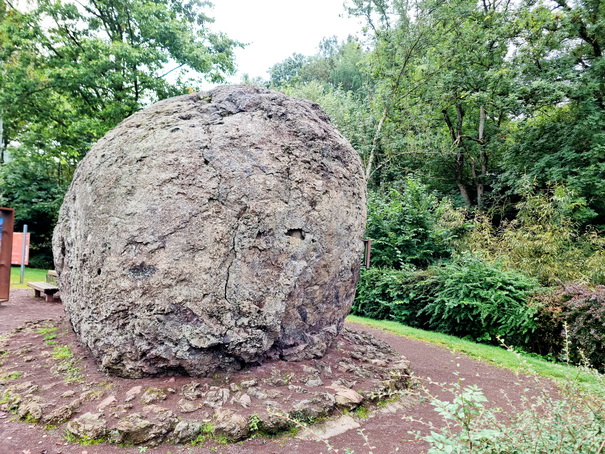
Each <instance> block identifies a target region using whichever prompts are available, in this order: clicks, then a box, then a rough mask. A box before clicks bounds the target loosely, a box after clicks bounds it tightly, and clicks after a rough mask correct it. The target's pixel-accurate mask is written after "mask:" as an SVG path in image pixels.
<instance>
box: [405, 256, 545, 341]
mask: <svg viewBox="0 0 605 454" xmlns="http://www.w3.org/2000/svg"><path fill="white" fill-rule="evenodd" d="M429 271H430V272H431V273H432V276H430V277H429V278H428V279H427V280H425V281H423V282H420V283H419V284H417V286H424V287H426V291H425V292H424V294H425V295H427V299H428V304H426V306H425V307H424V308H423V309H422V310H421V315H424V316H426V317H427V319H428V327H429V329H432V330H434V331H440V332H442V333H445V334H453V335H456V336H460V337H468V338H471V339H473V340H475V341H479V342H491V343H497V342H498V340H497V338H501V339H503V340H504V341H505V342H506V343H508V344H510V345H518V346H522V345H526V344H528V343H529V341H530V338H531V335H532V333H533V332H534V331H535V329H536V325H535V321H534V317H535V315H536V313H537V311H538V305H536V304H532V303H531V302H530V296H531V295H532V293H534V292H535V291H536V289H537V287H538V283H537V281H536V280H535V279H532V278H529V277H527V276H525V275H523V274H521V273H518V272H515V271H503V270H501V269H500V268H499V267H498V266H496V265H491V264H488V263H485V262H483V261H482V260H480V259H479V258H477V257H475V256H473V255H470V254H466V255H462V256H459V257H457V259H456V260H455V261H454V262H452V263H447V264H444V265H441V266H434V267H431V268H430V269H429Z"/></svg>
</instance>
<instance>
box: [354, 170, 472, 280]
mask: <svg viewBox="0 0 605 454" xmlns="http://www.w3.org/2000/svg"><path fill="white" fill-rule="evenodd" d="M463 227H464V222H463V217H462V214H461V213H460V212H457V211H455V210H454V209H453V208H452V206H451V205H450V204H449V203H448V202H447V201H439V200H438V199H437V197H435V195H433V194H432V193H431V192H430V191H429V190H428V188H427V186H425V185H423V184H422V183H420V182H419V181H418V180H416V179H414V178H408V179H406V180H405V181H404V182H403V183H402V185H401V188H400V189H399V190H395V189H391V190H390V191H388V192H386V193H370V194H369V197H368V223H367V228H366V236H367V237H368V238H371V239H372V240H373V241H372V264H373V265H374V266H377V267H390V268H401V267H402V266H403V265H404V264H413V265H416V266H427V265H429V264H431V263H434V262H435V261H437V260H439V259H443V258H447V257H449V256H450V255H451V253H452V251H453V249H454V241H455V239H456V238H457V237H458V235H459V234H460V233H461V232H462V231H463Z"/></svg>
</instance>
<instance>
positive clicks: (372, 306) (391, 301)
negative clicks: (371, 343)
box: [351, 266, 428, 326]
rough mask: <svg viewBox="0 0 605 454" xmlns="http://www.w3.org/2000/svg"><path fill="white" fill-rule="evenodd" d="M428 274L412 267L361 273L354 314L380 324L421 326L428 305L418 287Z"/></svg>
mask: <svg viewBox="0 0 605 454" xmlns="http://www.w3.org/2000/svg"><path fill="white" fill-rule="evenodd" d="M425 274H426V273H423V272H421V271H417V270H415V269H414V268H412V267H410V266H406V267H404V268H403V269H400V270H395V269H389V268H369V269H367V270H362V271H361V276H360V279H359V283H358V284H357V296H356V297H355V301H354V302H353V306H352V308H351V313H352V314H354V315H359V316H361V317H370V318H373V319H377V320H394V321H397V322H400V323H405V324H406V325H409V326H422V321H421V318H420V316H419V312H420V310H421V309H422V308H423V307H424V306H425V305H426V304H427V302H428V301H427V300H426V298H424V295H423V294H422V293H421V292H420V291H419V290H420V289H419V288H418V286H417V284H418V282H419V281H421V280H422V279H423V278H424V277H425Z"/></svg>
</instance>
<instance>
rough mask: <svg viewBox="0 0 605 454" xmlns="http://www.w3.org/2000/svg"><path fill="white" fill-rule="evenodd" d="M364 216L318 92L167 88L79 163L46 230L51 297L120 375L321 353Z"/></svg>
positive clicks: (355, 259) (352, 172) (334, 330)
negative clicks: (180, 91)
mask: <svg viewBox="0 0 605 454" xmlns="http://www.w3.org/2000/svg"><path fill="white" fill-rule="evenodd" d="M365 220H366V212H365V183H364V178H363V171H362V167H361V162H360V159H359V157H358V155H357V153H356V152H355V151H354V150H353V148H352V147H351V146H350V145H349V144H348V143H347V141H346V140H345V139H344V138H343V137H342V136H341V135H340V134H339V133H338V132H337V131H336V130H335V129H334V128H333V126H332V125H331V124H330V122H329V119H328V117H327V116H326V114H325V113H324V112H323V111H322V110H321V109H320V107H319V106H318V105H317V104H314V103H311V102H309V101H305V100H301V99H293V98H289V97H287V96H285V95H283V94H281V93H277V92H273V91H269V90H265V89H261V88H257V87H251V86H222V87H218V88H215V89H213V90H212V91H209V92H206V93H197V94H191V95H185V96H179V97H176V98H172V99H167V100H164V101H160V102H158V103H156V104H154V105H152V106H150V107H148V108H146V109H144V110H142V111H140V112H138V113H136V114H135V115H133V116H131V117H129V118H128V119H126V120H125V121H124V122H122V123H121V124H120V125H119V126H117V127H116V128H115V129H113V130H112V131H110V132H109V133H108V134H107V135H106V136H105V137H104V138H103V139H101V140H100V141H99V142H98V143H97V144H96V145H95V146H94V147H93V148H92V149H91V150H90V151H89V153H88V154H87V156H86V157H85V158H84V159H83V160H82V162H81V163H80V165H79V166H78V169H77V171H76V174H75V176H74V180H73V182H72V185H71V187H70V189H69V191H68V193H67V195H66V197H65V201H64V203H63V206H62V208H61V212H60V216H59V221H58V224H57V227H56V230H55V234H54V238H53V249H54V255H55V266H56V269H57V271H58V272H59V280H60V289H61V298H62V300H63V302H64V305H65V310H66V312H67V314H68V317H69V319H70V322H71V324H72V326H73V328H74V330H75V332H76V334H77V335H78V336H79V338H80V340H81V341H82V342H83V343H84V344H85V345H87V346H88V348H89V349H90V350H91V352H92V353H93V355H94V356H95V358H96V359H97V360H98V361H99V363H100V365H101V367H102V369H103V370H105V371H106V372H108V373H111V374H115V375H119V376H123V377H132V378H136V377H142V376H153V375H167V374H175V373H186V374H190V375H194V376H207V375H209V374H212V373H214V372H215V371H218V370H234V369H239V368H241V367H242V366H244V365H246V364H251V363H257V362H260V361H262V360H264V359H267V358H281V359H284V360H302V359H309V358H313V357H320V356H322V355H323V354H324V353H325V352H326V349H327V348H328V347H329V345H330V343H331V342H332V340H333V339H334V338H335V337H336V335H337V334H338V333H339V331H340V330H341V329H342V326H343V319H344V317H345V316H346V315H347V313H348V312H349V309H350V306H351V303H352V301H353V297H354V294H355V286H356V283H357V280H358V276H359V266H360V253H361V249H362V241H361V240H362V236H363V232H364V226H365Z"/></svg>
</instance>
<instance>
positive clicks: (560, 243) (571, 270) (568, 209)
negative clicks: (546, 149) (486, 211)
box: [461, 187, 605, 285]
mask: <svg viewBox="0 0 605 454" xmlns="http://www.w3.org/2000/svg"><path fill="white" fill-rule="evenodd" d="M517 209H518V214H517V217H516V218H515V219H513V220H512V221H509V222H504V223H503V225H502V226H501V227H500V228H498V229H495V228H494V226H493V225H492V223H491V221H490V220H489V219H488V218H487V217H485V216H478V217H477V218H476V219H475V223H474V229H473V230H472V231H471V232H470V233H469V234H468V235H467V236H466V237H465V239H464V241H463V242H462V245H461V247H462V249H466V250H470V251H473V252H474V253H478V254H481V255H482V256H483V257H485V258H486V259H487V260H488V261H490V262H492V263H496V262H498V263H501V264H502V266H503V267H504V268H505V269H509V270H519V271H521V272H523V273H525V274H527V275H528V276H533V277H536V278H537V279H538V280H539V281H540V283H541V284H543V285H557V284H559V283H561V282H563V283H565V282H571V281H583V282H592V283H596V284H600V283H603V282H604V281H603V279H604V278H605V240H604V239H603V238H602V237H601V236H600V234H599V232H596V231H594V230H593V231H591V230H588V231H585V232H584V233H581V230H580V229H579V227H578V226H577V223H576V222H575V221H574V217H582V216H583V215H584V213H585V212H586V203H585V201H584V200H583V199H581V198H578V197H576V196H575V195H574V194H573V193H572V192H570V191H568V190H567V189H565V188H564V187H556V188H555V189H554V190H553V191H552V192H550V193H540V192H536V193H532V192H528V193H526V195H525V197H524V199H523V200H522V201H521V202H520V203H519V204H518V205H517Z"/></svg>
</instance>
